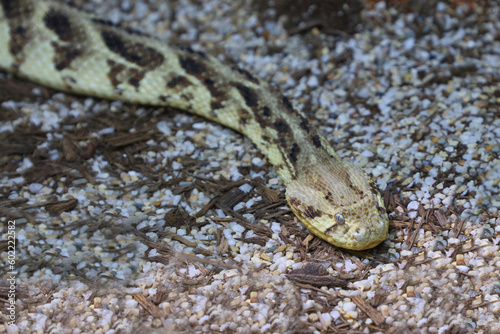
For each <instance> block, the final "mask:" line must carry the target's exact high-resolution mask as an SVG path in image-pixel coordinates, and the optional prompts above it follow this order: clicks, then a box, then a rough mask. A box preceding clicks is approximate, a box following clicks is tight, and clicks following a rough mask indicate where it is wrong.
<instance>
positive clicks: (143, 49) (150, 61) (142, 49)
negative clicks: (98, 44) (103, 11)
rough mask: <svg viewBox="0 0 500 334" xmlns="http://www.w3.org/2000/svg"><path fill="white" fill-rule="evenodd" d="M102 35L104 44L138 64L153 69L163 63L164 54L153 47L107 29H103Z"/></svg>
mask: <svg viewBox="0 0 500 334" xmlns="http://www.w3.org/2000/svg"><path fill="white" fill-rule="evenodd" d="M101 37H102V40H103V41H104V44H106V46H107V47H108V48H109V49H110V50H111V51H112V52H114V53H116V54H118V55H120V56H121V57H123V58H124V59H126V60H127V61H129V62H131V63H134V64H136V65H137V66H140V67H143V68H145V69H147V70H153V69H155V68H157V67H158V66H160V65H161V64H163V61H164V57H163V55H162V54H161V53H159V52H158V51H156V50H155V49H153V48H152V47H149V46H146V45H144V44H142V43H136V42H132V41H130V40H127V39H126V38H124V37H122V36H120V35H119V34H117V33H116V32H114V31H110V30H107V29H105V30H103V31H101Z"/></svg>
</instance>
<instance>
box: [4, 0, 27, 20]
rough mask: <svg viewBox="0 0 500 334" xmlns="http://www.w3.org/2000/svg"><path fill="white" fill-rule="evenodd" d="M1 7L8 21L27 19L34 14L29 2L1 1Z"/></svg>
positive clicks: (21, 0)
mask: <svg viewBox="0 0 500 334" xmlns="http://www.w3.org/2000/svg"><path fill="white" fill-rule="evenodd" d="M0 5H1V6H2V9H3V12H4V13H5V17H6V18H7V19H8V20H14V19H21V18H22V19H25V18H28V17H31V15H32V14H33V7H32V6H31V5H30V3H29V2H28V1H23V0H17V1H16V0H0Z"/></svg>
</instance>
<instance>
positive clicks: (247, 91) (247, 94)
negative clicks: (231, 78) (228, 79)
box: [236, 84, 259, 108]
mask: <svg viewBox="0 0 500 334" xmlns="http://www.w3.org/2000/svg"><path fill="white" fill-rule="evenodd" d="M236 89H238V92H240V95H241V96H242V97H243V99H244V100H245V104H246V105H247V106H248V107H249V108H255V107H257V106H258V104H259V100H258V98H257V94H256V93H255V91H254V90H253V89H251V88H249V87H247V86H244V85H240V84H237V85H236Z"/></svg>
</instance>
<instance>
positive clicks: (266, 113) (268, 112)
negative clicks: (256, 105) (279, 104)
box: [262, 106, 271, 117]
mask: <svg viewBox="0 0 500 334" xmlns="http://www.w3.org/2000/svg"><path fill="white" fill-rule="evenodd" d="M262 114H263V115H264V116H266V117H270V116H271V109H269V107H268V106H264V108H262Z"/></svg>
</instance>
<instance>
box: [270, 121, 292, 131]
mask: <svg viewBox="0 0 500 334" xmlns="http://www.w3.org/2000/svg"><path fill="white" fill-rule="evenodd" d="M273 125H274V128H275V129H276V131H278V133H283V134H285V133H289V132H290V131H291V130H290V126H289V125H288V124H287V122H286V121H285V120H284V119H282V118H280V119H278V120H277V121H276V122H274V123H273Z"/></svg>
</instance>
